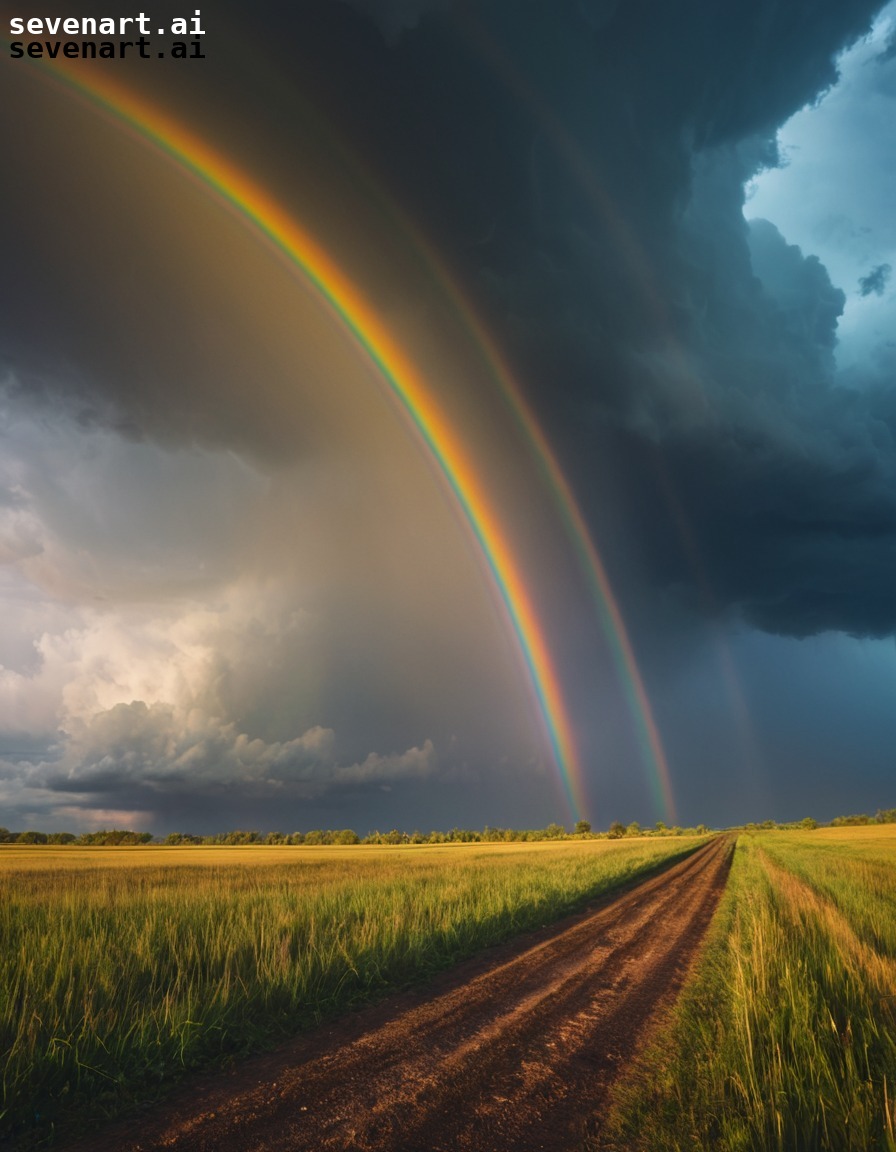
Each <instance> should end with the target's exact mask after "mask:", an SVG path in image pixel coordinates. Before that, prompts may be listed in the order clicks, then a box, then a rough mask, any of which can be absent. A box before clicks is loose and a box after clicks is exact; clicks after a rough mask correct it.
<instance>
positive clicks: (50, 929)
mask: <svg viewBox="0 0 896 1152" xmlns="http://www.w3.org/2000/svg"><path fill="white" fill-rule="evenodd" d="M698 842H699V841H697V840H694V839H691V840H683V839H680V840H677V841H675V840H662V841H657V840H653V841H651V840H637V841H631V842H622V843H613V844H611V843H608V842H606V841H592V842H579V843H568V844H554V845H551V844H534V845H526V846H516V845H513V846H506V847H505V846H503V845H470V846H458V847H446V848H435V847H426V848H418V849H414V848H391V849H390V848H386V849H383V848H373V849H371V848H363V847H361V848H317V849H314V848H311V849H307V848H281V849H254V848H248V849H241V848H211V849H209V848H174V849H165V848H130V849H103V848H98V849H56V850H53V849H44V848H37V849H27V848H18V849H17V848H10V849H5V850H0V941H2V947H0V1092H2V1100H0V1113H2V1114H0V1143H2V1142H3V1140H4V1138H5V1139H6V1141H8V1142H10V1143H12V1142H15V1144H16V1145H17V1146H18V1147H30V1146H32V1145H35V1144H36V1143H38V1142H39V1141H42V1140H46V1139H47V1138H48V1136H49V1135H51V1134H52V1132H53V1130H54V1129H55V1128H57V1127H58V1126H59V1125H60V1124H62V1125H63V1127H64V1126H66V1125H69V1126H70V1123H71V1121H72V1120H73V1119H75V1120H77V1119H79V1118H80V1120H81V1122H84V1121H86V1120H88V1119H89V1120H91V1121H93V1120H95V1119H96V1118H97V1117H99V1116H104V1115H110V1114H112V1113H114V1112H116V1111H120V1110H121V1109H122V1108H124V1107H126V1106H127V1105H128V1104H129V1103H131V1102H133V1101H135V1100H137V1099H140V1098H145V1097H147V1096H148V1095H152V1094H153V1093H156V1092H158V1091H159V1089H160V1087H163V1086H165V1085H167V1084H168V1083H169V1082H171V1081H172V1080H173V1079H176V1078H177V1077H178V1076H179V1075H181V1074H182V1073H183V1071H184V1070H185V1069H187V1068H192V1067H196V1066H200V1065H208V1064H214V1063H215V1062H220V1061H222V1060H231V1059H233V1058H234V1057H235V1056H238V1055H240V1054H242V1053H246V1052H248V1051H250V1050H253V1049H257V1048H260V1047H263V1046H265V1045H268V1044H270V1043H271V1042H272V1041H273V1040H275V1039H277V1038H278V1037H283V1036H285V1035H288V1034H291V1033H295V1032H296V1031H298V1030H299V1029H301V1028H302V1027H305V1026H308V1025H311V1024H313V1023H315V1022H317V1021H319V1020H320V1019H322V1018H323V1017H324V1016H326V1015H328V1014H332V1013H334V1012H337V1011H342V1010H345V1009H347V1008H350V1007H352V1006H354V1005H358V1004H361V1003H363V1002H365V1001H370V1000H372V999H375V998H376V997H378V996H380V995H382V994H383V993H384V992H385V991H386V990H388V989H390V988H395V987H398V986H401V985H405V984H408V983H410V982H412V981H414V980H419V979H420V978H422V977H424V976H425V975H427V974H428V973H431V972H434V971H436V970H437V969H440V968H444V967H446V966H448V965H450V964H451V963H453V962H454V961H456V960H459V959H460V958H462V957H465V956H468V955H470V954H472V953H473V952H475V951H476V950H477V949H480V948H483V947H485V946H487V945H489V944H493V943H495V942H497V941H500V940H503V939H505V938H507V937H509V936H511V935H513V934H514V933H516V932H520V931H522V930H524V929H527V928H531V927H534V926H537V925H540V924H543V923H546V922H547V921H548V920H550V919H551V918H556V917H557V916H559V915H561V914H563V913H564V912H566V911H568V910H570V909H572V908H573V907H575V906H576V905H577V904H580V903H582V902H583V901H584V900H586V899H588V898H591V897H594V896H596V895H598V894H600V893H602V892H605V891H608V890H610V889H611V888H613V887H615V886H617V885H620V884H622V883H624V882H626V881H627V880H630V879H632V878H634V877H635V876H637V875H639V874H641V873H643V872H645V871H648V870H649V869H651V868H652V867H654V866H656V865H657V864H658V863H659V862H660V861H661V860H662V859H663V858H670V857H675V856H680V855H683V854H685V853H686V852H687V851H689V850H690V849H692V848H693V847H694V846H695V845H696V844H697V843H698Z"/></svg>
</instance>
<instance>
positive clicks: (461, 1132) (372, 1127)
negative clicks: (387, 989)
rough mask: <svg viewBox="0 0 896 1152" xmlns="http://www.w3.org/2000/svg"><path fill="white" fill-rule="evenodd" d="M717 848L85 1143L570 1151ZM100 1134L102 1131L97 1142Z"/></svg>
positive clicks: (192, 1151)
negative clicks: (143, 1119) (145, 1119)
mask: <svg viewBox="0 0 896 1152" xmlns="http://www.w3.org/2000/svg"><path fill="white" fill-rule="evenodd" d="M729 860H730V846H729V844H728V843H727V842H726V841H724V840H715V841H712V842H711V843H710V844H708V845H706V846H705V847H703V848H701V849H700V850H699V851H698V852H696V853H695V854H694V855H692V856H690V857H688V858H687V859H686V860H684V861H682V862H680V863H678V864H676V865H675V866H673V867H672V868H670V869H669V870H667V871H665V872H663V873H661V874H660V875H658V876H654V877H653V878H651V879H649V880H647V881H645V882H644V883H643V884H640V885H639V886H637V887H636V888H633V889H631V890H629V891H628V892H626V893H624V894H623V895H621V896H619V897H618V898H616V899H615V900H613V901H612V902H610V903H606V904H604V905H603V906H602V907H599V908H598V909H597V910H592V911H590V912H586V913H584V914H580V915H579V916H576V917H573V918H570V919H568V920H566V921H565V922H564V923H563V924H560V925H554V926H553V927H552V928H547V929H544V930H542V931H541V932H540V933H538V934H536V935H535V936H529V937H527V938H526V939H525V940H524V941H522V942H519V941H517V942H515V943H513V944H510V945H506V946H504V947H502V948H501V949H493V950H492V951H491V952H490V953H489V954H488V956H487V957H486V958H485V959H483V958H479V959H477V960H474V961H471V962H469V963H468V964H465V965H462V966H460V968H458V969H455V970H454V971H453V972H452V973H449V974H446V975H445V976H444V977H443V978H441V979H440V980H439V981H437V982H436V984H435V985H434V986H433V985H431V986H429V988H428V989H427V990H425V991H423V992H418V993H414V994H409V995H406V996H403V997H399V998H396V999H395V1000H393V1001H390V1002H389V1003H388V1004H383V1005H380V1006H378V1007H376V1008H373V1009H370V1010H368V1011H367V1012H363V1013H359V1014H357V1015H356V1016H355V1017H353V1018H351V1019H350V1020H349V1021H343V1022H338V1023H337V1024H336V1025H335V1026H333V1027H331V1028H329V1029H327V1030H326V1031H322V1032H321V1033H320V1034H319V1035H318V1036H316V1037H312V1038H310V1039H305V1040H298V1041H296V1042H295V1043H294V1044H293V1045H291V1046H289V1047H288V1048H286V1049H281V1050H280V1051H279V1052H278V1053H275V1054H273V1055H271V1056H266V1057H262V1058H260V1059H258V1060H255V1061H252V1062H251V1063H250V1064H247V1065H245V1066H244V1067H243V1068H242V1069H240V1070H239V1071H238V1072H236V1073H233V1074H230V1075H225V1074H219V1076H218V1078H217V1079H212V1078H209V1079H207V1080H205V1081H204V1082H202V1084H204V1086H202V1087H200V1088H198V1089H196V1090H195V1091H194V1093H193V1094H192V1095H191V1096H190V1097H186V1096H185V1095H183V1094H181V1095H180V1097H179V1098H178V1101H177V1103H174V1104H171V1105H169V1106H168V1108H167V1110H166V1111H165V1112H164V1114H162V1113H157V1114H155V1115H154V1116H153V1117H152V1119H151V1121H149V1122H145V1123H144V1122H139V1123H135V1122H133V1121H132V1122H131V1125H130V1127H129V1128H128V1129H124V1128H121V1127H119V1128H117V1129H116V1130H114V1131H112V1130H110V1131H109V1132H108V1133H104V1134H102V1136H101V1137H99V1134H98V1135H97V1136H94V1137H92V1138H91V1139H90V1140H89V1141H86V1142H84V1144H83V1145H81V1147H83V1148H88V1147H89V1148H91V1149H93V1150H94V1152H100V1150H102V1152H111V1150H112V1149H115V1150H116V1152H158V1150H160V1149H166V1150H169V1152H170V1150H175V1152H238V1150H239V1152H249V1150H251V1152H274V1150H276V1152H299V1150H306V1149H307V1150H309V1152H310V1150H314V1152H318V1150H320V1152H323V1150H325V1149H339V1150H343V1152H347V1150H358V1152H361V1150H364V1152H371V1150H375V1152H424V1150H427V1152H428V1150H432V1152H449V1150H450V1152H532V1150H535V1149H549V1150H551V1152H562V1150H564V1149H574V1148H577V1147H578V1146H579V1145H580V1143H581V1140H582V1138H583V1135H584V1133H585V1131H586V1129H587V1127H588V1125H589V1124H590V1123H593V1118H594V1117H595V1116H597V1115H599V1114H600V1110H601V1107H602V1104H603V1102H604V1101H605V1099H606V1095H607V1090H608V1088H609V1086H610V1084H611V1082H612V1081H613V1080H614V1078H615V1077H616V1076H617V1075H618V1073H619V1072H620V1071H621V1070H622V1068H623V1067H624V1066H625V1064H626V1062H627V1061H628V1060H629V1059H630V1057H631V1055H632V1053H633V1052H634V1050H635V1049H636V1047H637V1046H638V1044H639V1043H640V1041H641V1040H642V1039H643V1036H644V1035H645V1033H646V1030H647V1028H648V1026H649V1024H650V1022H651V1020H652V1019H654V1018H655V1016H656V1014H657V1012H658V1010H659V1009H660V1008H661V1007H664V1006H665V1005H666V1004H667V1003H668V1002H669V1001H670V1000H671V998H672V997H673V996H674V995H675V993H676V992H677V991H678V989H679V987H680V986H681V983H682V981H683V979H684V976H685V974H686V972H687V969H688V966H689V964H690V962H691V960H692V959H693V956H694V954H695V951H696V949H697V947H698V945H699V943H700V941H701V940H702V938H703V935H704V933H705V930H706V928H707V926H708V924H709V920H710V918H711V916H712V913H713V911H714V910H715V907H716V905H717V903H718V899H719V896H720V895H721V892H722V889H723V887H724V884H725V879H726V876H727V873H728V866H729ZM98 1137H99V1138H98Z"/></svg>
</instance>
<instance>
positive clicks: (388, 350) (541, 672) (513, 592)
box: [44, 65, 586, 818]
mask: <svg viewBox="0 0 896 1152" xmlns="http://www.w3.org/2000/svg"><path fill="white" fill-rule="evenodd" d="M44 74H45V75H46V74H48V73H46V72H45V73H44ZM49 74H51V75H53V76H55V77H58V78H61V79H62V80H64V81H65V82H66V84H67V85H68V86H70V87H71V88H73V89H74V90H75V91H77V92H78V93H80V94H81V95H83V96H86V97H88V98H89V99H90V100H91V101H92V102H93V103H95V104H97V105H99V106H100V107H101V108H103V109H105V110H106V111H107V112H110V113H111V114H112V115H113V116H114V117H115V118H116V119H117V120H119V121H123V122H124V123H125V124H127V125H129V126H130V127H131V128H132V129H134V130H135V131H136V132H137V133H138V134H139V136H140V137H142V138H143V139H144V140H146V141H148V142H149V143H150V144H152V145H154V146H155V147H156V148H158V149H159V150H161V151H162V152H163V153H164V154H165V155H166V156H167V157H168V158H169V159H171V160H172V161H174V163H176V164H177V165H178V166H179V167H180V168H182V169H183V170H185V171H186V172H188V173H189V174H191V175H192V176H193V177H195V178H196V179H197V180H199V181H200V182H201V184H202V185H204V186H205V187H206V188H208V189H210V190H211V191H212V192H214V193H215V194H216V195H217V196H218V197H219V198H220V199H221V200H222V201H224V202H225V203H226V204H227V205H229V206H230V207H231V208H232V209H233V210H234V211H235V212H236V214H237V216H238V217H239V218H240V219H241V220H242V221H243V222H244V223H245V224H246V225H248V226H249V227H251V228H252V229H254V230H255V232H256V233H257V234H258V235H260V236H261V237H263V238H264V239H265V240H267V241H268V242H269V243H270V244H272V245H273V246H274V248H275V249H276V250H277V251H278V252H279V253H280V254H281V255H282V256H283V257H285V259H286V260H287V262H288V263H289V265H290V267H291V268H292V269H293V270H294V271H295V272H297V273H298V274H299V275H300V276H301V278H302V279H303V281H304V282H305V283H306V284H308V285H310V287H311V288H312V289H313V290H314V291H315V292H316V293H317V294H318V296H319V297H320V299H321V300H322V301H324V302H325V303H326V305H327V306H328V307H329V309H330V310H331V311H332V313H333V314H335V316H336V317H337V318H338V319H339V321H340V322H341V323H342V325H343V326H344V328H345V329H346V330H347V331H348V333H350V335H351V337H352V338H353V339H354V340H355V342H356V343H357V345H358V346H359V347H360V348H361V349H362V350H363V352H364V353H365V354H366V355H367V356H368V357H369V359H370V360H371V361H372V363H373V364H374V365H375V366H376V368H377V370H378V372H379V374H380V376H381V377H382V379H383V380H384V382H385V383H386V384H387V386H388V388H389V389H390V390H391V392H392V394H393V395H394V396H395V397H396V399H397V400H398V401H399V403H400V405H401V406H402V408H403V409H404V411H405V412H406V413H407V415H408V416H409V418H410V420H411V421H412V423H413V425H414V427H415V428H416V430H417V432H418V433H419V436H420V437H421V439H422V440H423V442H424V443H425V445H426V446H427V448H428V450H429V452H430V453H431V455H432V458H433V459H434V460H435V462H436V463H437V465H438V467H439V469H440V471H441V473H442V475H443V476H444V478H445V480H446V481H447V483H448V485H449V487H450V489H451V491H452V493H453V494H454V497H455V499H456V500H457V503H458V505H459V507H460V509H461V510H462V513H463V516H464V519H465V520H466V522H467V524H468V525H469V528H470V530H471V531H472V533H473V535H474V537H475V539H476V541H477V544H478V546H479V548H480V550H481V553H482V555H483V557H484V559H485V561H486V563H487V566H488V568H489V570H490V572H491V575H492V578H493V581H494V584H495V587H496V589H497V591H498V593H499V596H500V599H501V601H502V603H503V605H504V607H505V610H506V612H507V616H508V619H509V621H510V624H511V626H512V628H513V631H514V633H515V635H516V638H517V642H518V645H519V649H520V652H521V654H522V657H523V660H524V662H525V665H526V668H527V670H528V675H529V679H530V681H531V685H532V688H533V690H534V693H535V696H536V698H537V700H538V704H539V709H540V712H541V716H542V719H543V722H544V727H545V731H546V733H547V736H548V739H549V742H550V746H551V749H552V753H553V756H554V760H555V763H556V766H557V769H558V771H559V775H560V779H561V781H562V784H563V788H564V792H565V795H566V799H567V802H568V804H569V809H570V812H571V814H572V816H573V817H574V818H578V817H579V816H580V815H581V814H582V813H583V812H584V811H585V809H586V801H585V790H584V781H583V777H582V769H581V765H580V763H579V759H578V755H577V751H576V746H575V740H574V737H573V731H572V725H571V722H570V719H569V715H568V713H567V709H566V705H565V702H564V699H563V694H562V691H561V686H560V680H559V677H558V675H557V672H556V669H555V667H554V664H553V661H552V659H551V655H550V652H549V649H548V645H547V642H546V639H545V636H544V633H543V630H542V628H541V625H540V623H539V620H538V616H537V614H536V611H535V607H534V604H533V602H532V598H531V596H530V594H529V592H528V590H527V588H526V583H525V580H524V577H523V573H522V571H521V569H520V566H519V564H518V562H517V560H516V558H515V556H514V554H513V551H512V549H511V546H510V544H509V542H508V540H507V537H506V534H505V532H504V531H503V530H502V526H501V524H500V521H499V519H498V517H497V515H496V513H495V511H494V509H493V508H492V506H491V504H490V502H489V500H488V498H487V496H486V493H485V491H484V490H483V487H482V483H481V481H480V479H479V477H478V475H477V471H476V469H475V467H474V465H473V462H472V461H471V460H470V459H469V456H468V454H467V452H466V450H465V448H464V445H463V443H462V442H461V439H460V438H459V436H458V434H457V433H456V431H455V430H454V429H453V428H452V426H451V424H450V422H449V421H448V419H447V418H446V416H445V414H444V413H443V412H442V411H441V409H440V408H439V406H438V404H437V403H436V401H435V398H434V397H433V395H432V393H431V391H430V389H429V388H428V387H427V384H426V381H425V379H424V378H423V376H422V374H421V372H420V371H419V369H418V368H417V366H416V365H415V364H414V363H413V362H412V361H411V360H410V358H409V357H408V356H407V354H406V352H405V351H404V349H403V348H402V347H401V345H400V344H399V343H398V342H397V341H396V340H395V338H394V337H393V335H392V333H391V332H390V331H389V329H388V327H387V326H386V325H385V323H384V322H383V321H382V320H381V319H380V317H379V316H378V314H377V312H376V310H375V309H374V308H373V306H372V305H371V304H370V302H369V301H368V300H367V299H366V298H365V297H364V295H363V294H362V293H361V292H360V291H359V290H358V288H357V287H356V285H355V284H353V283H352V281H351V280H350V279H349V278H348V277H347V276H346V275H345V273H344V272H343V270H342V269H341V268H340V267H339V266H338V265H337V264H336V263H335V262H334V261H333V259H332V258H331V257H330V255H329V254H328V253H327V252H326V251H325V250H324V249H323V248H321V246H320V245H319V244H318V243H317V242H316V241H315V239H314V238H313V237H312V236H311V235H310V234H309V233H308V232H307V231H306V230H305V229H304V228H303V227H302V226H301V225H300V224H299V223H298V222H297V221H296V220H295V219H294V218H293V217H292V216H291V215H290V214H289V213H288V212H287V211H286V210H285V209H284V208H283V207H282V206H281V205H280V204H279V203H277V201H276V200H274V199H273V197H271V196H270V195H269V194H268V193H267V192H266V191H265V190H264V189H263V188H262V187H260V186H259V185H258V184H257V183H256V182H255V181H254V180H253V179H252V178H251V177H250V176H249V175H247V174H246V173H245V172H244V171H242V170H241V169H240V168H238V167H237V166H236V165H234V164H233V163H231V162H230V161H229V160H228V159H226V158H225V157H223V156H222V155H220V154H219V153H218V152H217V151H215V150H214V149H213V148H212V147H210V146H209V145H208V144H207V143H206V142H205V141H204V140H201V139H199V138H198V137H196V136H195V135H193V133H192V132H191V131H190V130H189V129H188V128H186V127H185V126H184V125H182V124H181V123H179V122H177V121H175V120H174V119H172V118H171V117H170V116H168V115H166V114H165V113H163V112H161V111H160V110H159V109H157V108H155V107H154V106H153V105H151V104H150V103H149V102H148V101H146V100H145V99H143V98H142V97H139V96H137V95H136V94H135V93H133V92H132V91H130V90H129V89H127V88H125V87H124V86H123V85H121V84H120V83H117V82H116V81H115V80H112V79H110V78H109V77H108V76H107V75H104V74H103V73H101V72H100V70H98V69H91V70H90V72H89V73H88V71H87V69H78V70H77V71H76V70H75V67H74V66H68V67H65V68H64V69H63V68H60V67H59V66H58V65H57V67H56V68H54V69H53V70H52V73H49Z"/></svg>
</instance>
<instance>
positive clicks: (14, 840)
mask: <svg viewBox="0 0 896 1152" xmlns="http://www.w3.org/2000/svg"><path fill="white" fill-rule="evenodd" d="M859 824H896V808H881V809H879V810H878V812H877V813H876V814H875V815H874V816H868V815H855V816H835V817H834V819H833V820H831V821H830V824H829V825H828V827H830V828H841V827H844V826H848V825H859ZM821 826H822V825H820V824H819V822H818V821H817V820H815V819H813V817H811V816H806V817H805V818H804V819H802V820H794V821H792V822H790V823H786V824H780V823H778V822H777V821H775V820H763V821H762V823H761V824H756V823H751V824H745V825H743V827H744V828H745V829H746V831H748V832H753V831H758V830H760V829H762V830H766V829H773V828H777V829H781V830H789V829H798V828H801V829H812V828H818V827H821ZM711 831H712V829H711V828H708V827H707V826H706V825H705V824H698V825H697V826H696V827H694V828H682V827H680V826H679V825H677V824H674V825H672V826H671V827H669V826H667V825H666V824H665V823H664V822H663V821H662V820H658V821H657V822H656V824H654V825H653V826H652V827H642V826H641V825H640V824H639V823H638V822H637V820H633V821H632V822H631V823H630V824H623V823H621V822H620V821H619V820H614V821H613V823H612V824H611V825H610V826H609V828H608V829H607V830H606V832H595V831H593V830H592V827H591V824H590V822H589V821H588V820H579V822H578V823H577V824H576V825H575V828H574V829H573V831H572V832H568V831H567V829H566V828H565V827H564V826H563V825H562V824H548V825H547V827H546V828H492V827H490V826H489V825H486V826H485V828H483V829H482V830H481V831H479V830H476V829H469V828H452V829H451V830H450V831H449V832H437V831H436V832H418V831H415V832H401V831H399V830H398V829H397V828H393V829H392V830H391V831H390V832H379V831H376V832H371V833H369V834H368V835H367V836H364V837H361V836H359V835H358V834H357V832H354V831H352V829H351V828H341V829H334V828H329V829H326V830H324V829H320V828H316V829H313V830H312V831H311V832H245V831H243V830H241V829H235V830H234V831H232V832H218V833H215V834H214V835H211V836H196V835H193V834H192V833H190V832H171V833H170V834H169V835H167V836H162V837H156V836H153V834H152V833H151V832H131V831H127V830H125V829H120V828H113V829H108V830H107V829H102V830H101V831H99V832H82V833H81V834H80V835H75V833H74V832H35V831H33V830H28V831H26V832H10V831H9V829H8V828H0V844H73V845H104V846H106V847H121V846H125V845H129V844H163V845H183V844H205V845H212V846H214V845H239V844H262V845H270V846H273V845H278V844H293V845H299V844H308V845H318V844H496V843H503V844H513V843H521V842H526V841H533V840H620V839H622V838H623V837H626V836H629V837H632V836H708V835H709V834H710V832H711Z"/></svg>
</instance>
